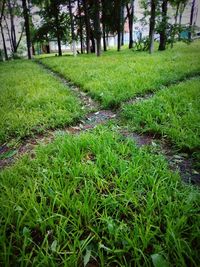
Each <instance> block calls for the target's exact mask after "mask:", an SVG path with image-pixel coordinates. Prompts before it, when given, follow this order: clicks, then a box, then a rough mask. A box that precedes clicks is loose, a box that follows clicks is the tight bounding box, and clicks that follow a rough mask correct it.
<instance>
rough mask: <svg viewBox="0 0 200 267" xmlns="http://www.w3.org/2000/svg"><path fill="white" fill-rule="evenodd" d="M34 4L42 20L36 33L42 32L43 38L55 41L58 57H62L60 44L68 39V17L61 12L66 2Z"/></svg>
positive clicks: (37, 1) (51, 0)
mask: <svg viewBox="0 0 200 267" xmlns="http://www.w3.org/2000/svg"><path fill="white" fill-rule="evenodd" d="M35 3H36V4H37V5H39V7H40V11H39V15H40V16H41V18H42V24H41V26H40V27H39V29H38V31H40V32H42V33H43V35H44V36H45V35H46V36H49V37H50V38H52V39H53V38H56V39H57V44H58V55H59V56H62V49H61V42H62V40H66V38H67V37H68V29H69V16H68V14H66V13H65V12H64V10H63V6H64V5H65V4H66V1H64V0H48V1H46V0H43V1H39V0H36V1H35ZM45 31H46V32H45ZM49 37H48V38H49ZM36 39H37V38H36Z"/></svg>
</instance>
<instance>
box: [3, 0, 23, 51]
mask: <svg viewBox="0 0 200 267" xmlns="http://www.w3.org/2000/svg"><path fill="white" fill-rule="evenodd" d="M2 3H3V2H2ZM2 7H3V5H2ZM21 16H22V10H21V6H20V4H19V1H17V0H7V1H5V4H4V10H3V13H2V19H1V26H2V27H1V33H2V34H3V35H2V37H3V36H4V29H5V30H6V32H7V36H8V40H9V42H10V48H11V51H12V56H15V55H16V53H17V50H18V47H19V45H20V42H21V39H22V35H23V31H24V24H23V23H21V32H19V33H20V35H19V38H18V39H17V36H16V30H15V23H16V21H17V20H18V21H20V20H21ZM3 25H4V27H3ZM19 29H20V27H18V30H19ZM4 41H5V37H4ZM5 45H6V43H5Z"/></svg>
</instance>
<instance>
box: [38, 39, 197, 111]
mask: <svg viewBox="0 0 200 267" xmlns="http://www.w3.org/2000/svg"><path fill="white" fill-rule="evenodd" d="M199 58H200V42H198V41H197V42H194V43H192V44H191V45H190V46H188V45H186V44H180V43H179V44H177V45H176V46H175V48H174V49H172V50H171V49H169V50H167V51H165V52H155V53H154V54H153V55H149V54H148V53H147V52H133V51H130V50H128V49H125V50H122V51H121V52H120V53H119V52H116V51H108V52H106V53H104V54H103V55H102V57H100V58H97V57H96V56H95V55H89V56H88V55H78V56H77V57H76V58H73V57H70V56H68V57H61V58H60V57H51V58H44V59H42V62H43V63H44V64H46V65H48V66H49V67H50V68H52V69H53V70H54V71H56V72H58V73H60V74H62V75H63V76H64V77H66V78H68V79H71V80H72V81H74V82H75V83H76V84H78V85H80V86H81V87H82V88H83V90H85V91H89V92H90V94H91V96H93V97H94V98H96V99H98V100H100V101H101V102H102V105H103V107H106V108H107V107H116V106H118V105H119V103H120V102H121V101H123V100H126V99H129V98H131V97H133V96H135V95H137V94H143V93H144V92H147V91H155V90H158V89H159V88H160V87H162V86H163V85H167V84H170V83H172V82H175V81H177V80H180V79H183V78H186V77H187V76H190V75H194V74H196V73H200V60H199Z"/></svg>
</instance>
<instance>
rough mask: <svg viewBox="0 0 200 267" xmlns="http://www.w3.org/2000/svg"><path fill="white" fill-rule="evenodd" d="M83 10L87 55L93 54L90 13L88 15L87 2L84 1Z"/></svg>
mask: <svg viewBox="0 0 200 267" xmlns="http://www.w3.org/2000/svg"><path fill="white" fill-rule="evenodd" d="M83 8H84V13H85V28H86V46H87V54H89V53H90V52H91V50H90V18H89V13H88V4H87V0H83Z"/></svg>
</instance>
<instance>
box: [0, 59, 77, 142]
mask: <svg viewBox="0 0 200 267" xmlns="http://www.w3.org/2000/svg"><path fill="white" fill-rule="evenodd" d="M0 81H1V98H0V143H3V142H5V141H6V140H8V139H10V138H23V137H24V136H27V135H30V134H31V133H33V132H42V131H44V130H45V129H47V128H49V127H51V128H54V127H58V126H63V125H66V124H70V123H72V122H73V121H74V120H76V119H77V118H78V117H79V116H80V115H81V114H82V111H81V107H80V103H79V102H78V100H76V99H75V97H73V96H72V95H71V94H70V92H69V90H68V89H67V88H66V86H64V85H62V84H61V83H60V82H58V81H57V80H56V78H54V77H52V76H51V75H49V74H48V73H46V71H45V70H43V69H42V68H40V67H39V66H38V65H36V64H35V63H34V62H29V61H25V60H17V61H12V62H8V63H1V64H0Z"/></svg>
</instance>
